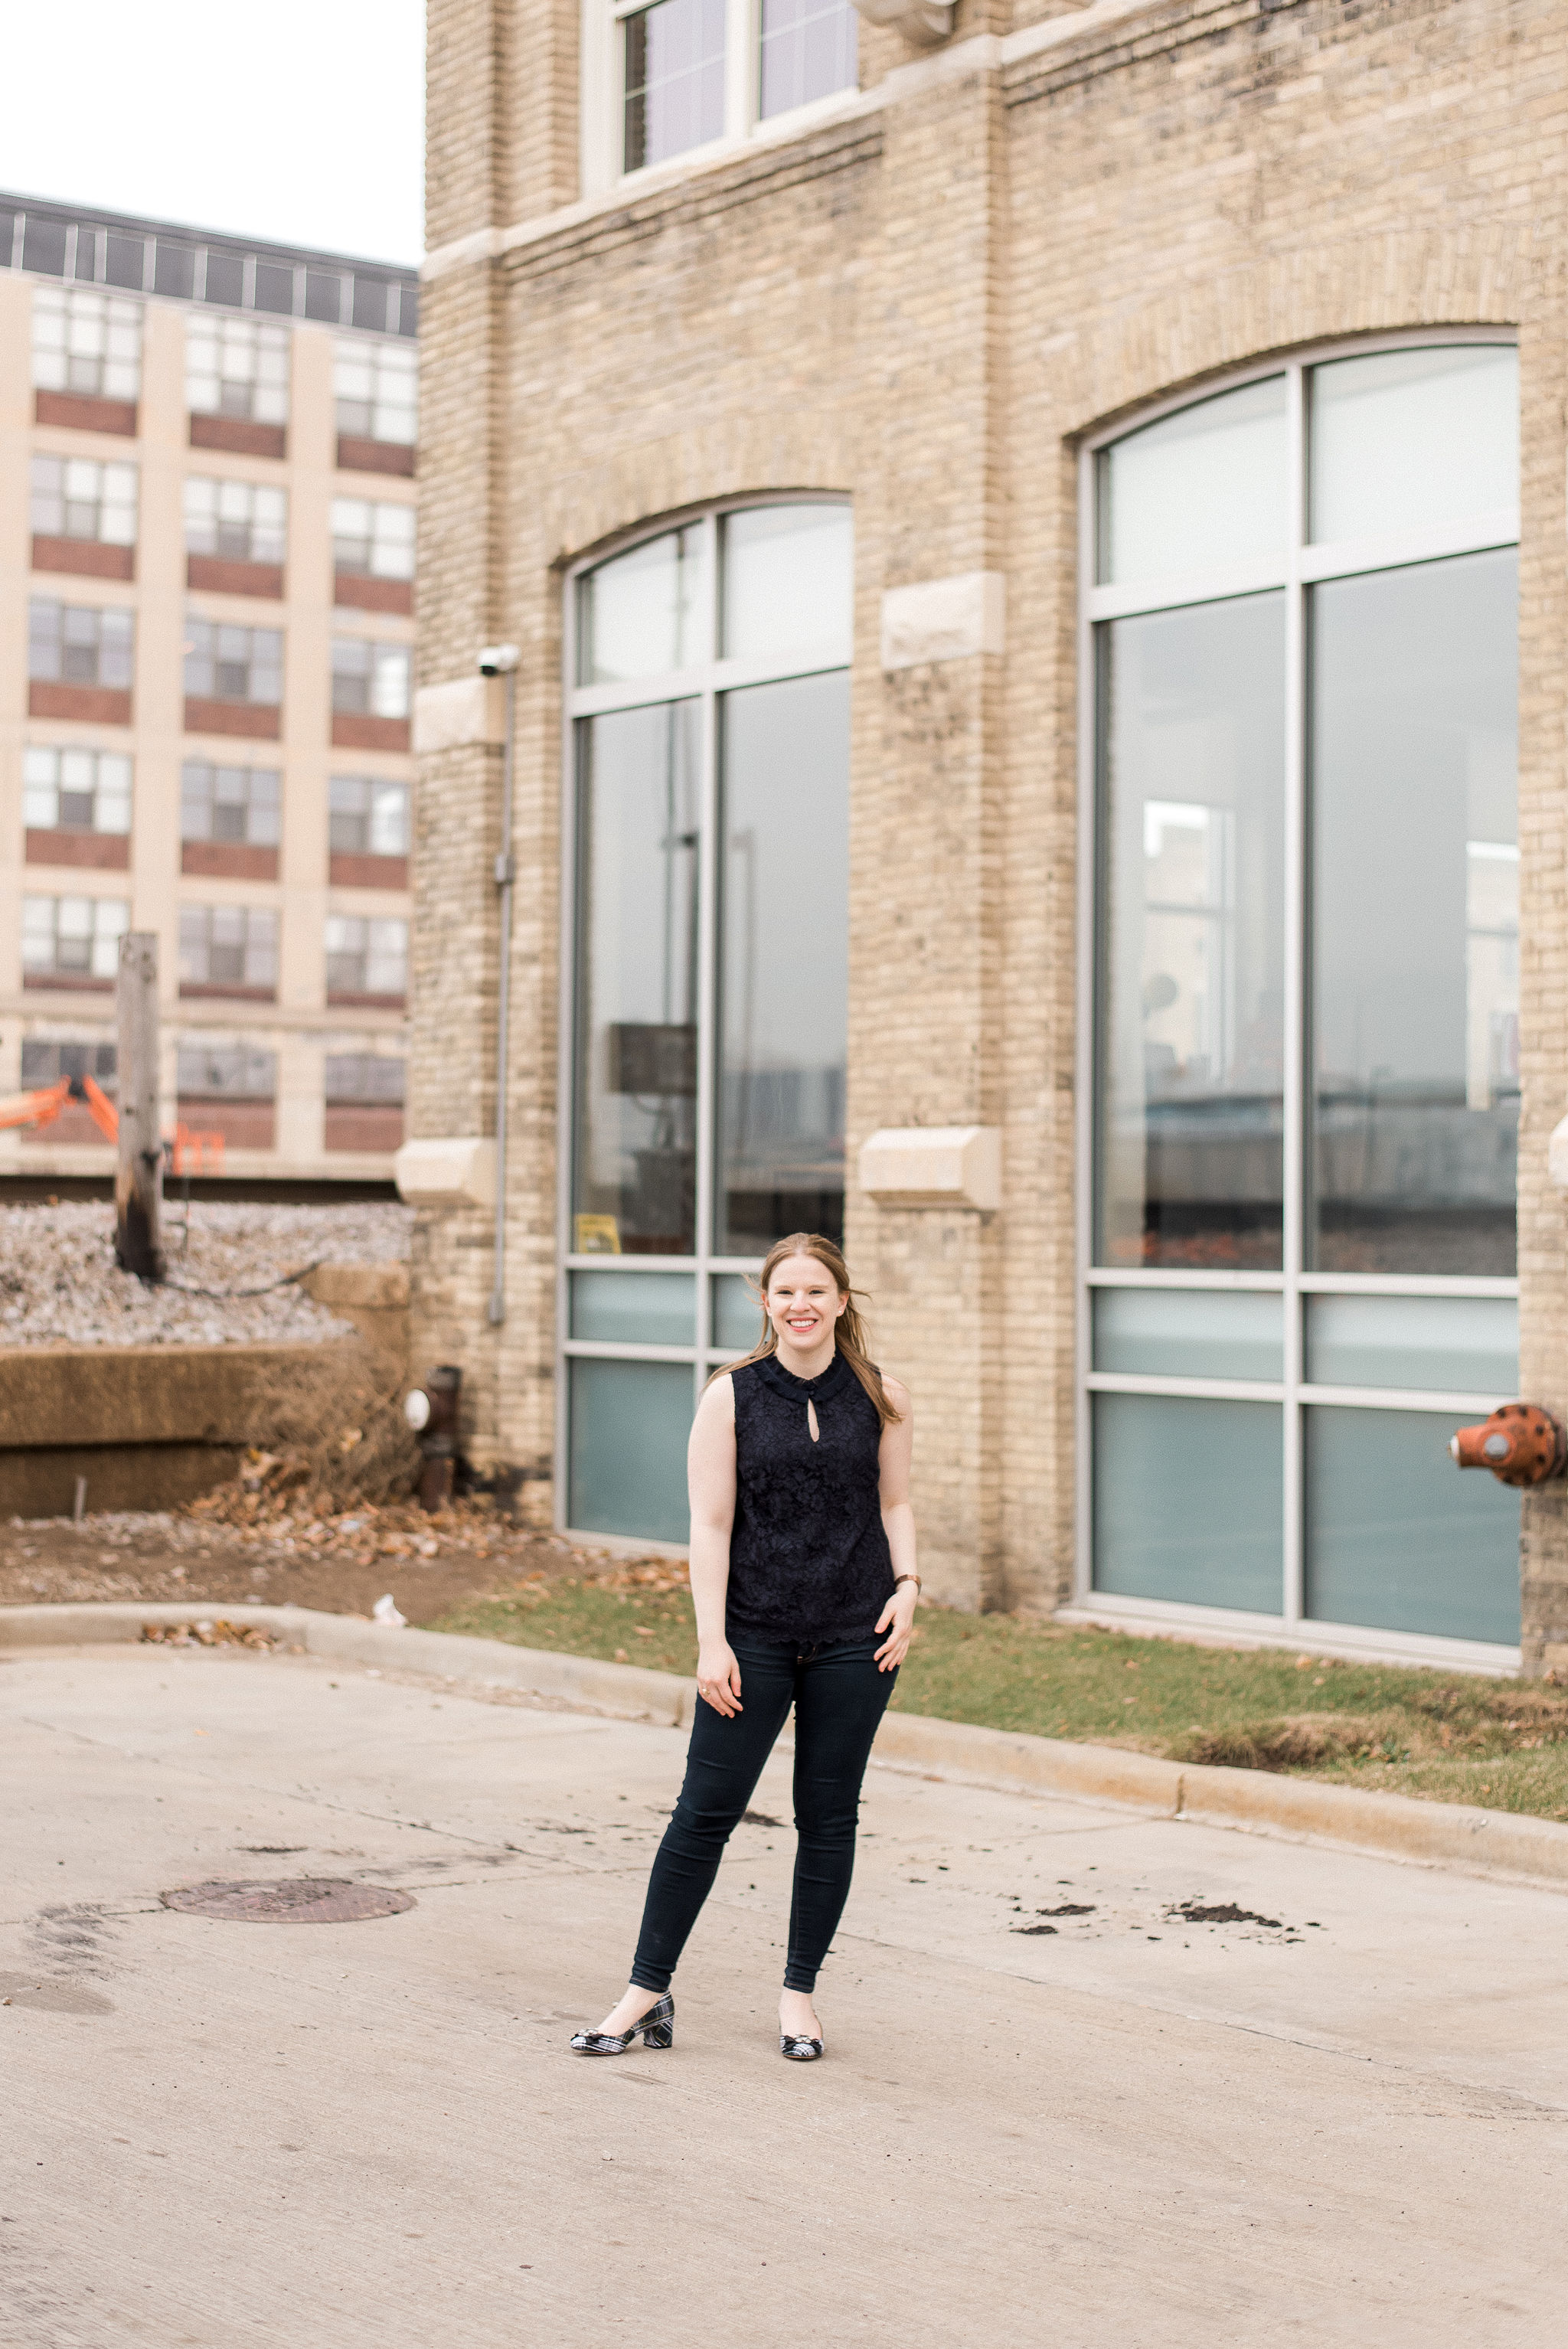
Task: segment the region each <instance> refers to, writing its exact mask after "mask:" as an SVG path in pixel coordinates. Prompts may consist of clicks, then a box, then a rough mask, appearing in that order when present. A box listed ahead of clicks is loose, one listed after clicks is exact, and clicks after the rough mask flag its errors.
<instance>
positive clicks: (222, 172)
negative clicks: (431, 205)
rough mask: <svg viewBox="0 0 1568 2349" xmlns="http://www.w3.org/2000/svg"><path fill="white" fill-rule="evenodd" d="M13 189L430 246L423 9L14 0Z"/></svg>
mask: <svg viewBox="0 0 1568 2349" xmlns="http://www.w3.org/2000/svg"><path fill="white" fill-rule="evenodd" d="M0 28H3V39H0V51H3V54H4V68H3V70H0V188H5V189H6V190H7V191H11V190H15V191H19V192H20V193H21V194H23V195H31V196H48V197H51V198H53V199H55V200H57V201H59V202H66V203H71V202H76V203H84V204H94V205H98V206H101V207H103V208H104V209H105V210H108V211H112V212H145V213H148V214H150V216H151V217H153V218H154V219H157V220H169V221H179V222H189V223H190V224H191V226H192V227H196V228H210V229H225V230H228V231H229V232H231V233H234V234H238V235H241V236H254V237H261V238H263V239H268V240H271V241H272V242H273V243H279V244H305V245H320V246H323V247H325V248H326V249H327V250H328V251H333V252H337V253H345V254H355V255H360V256H363V257H364V258H365V259H366V260H379V261H400V262H412V261H417V260H418V258H419V256H420V254H421V253H422V252H423V250H424V149H425V138H424V129H425V123H424V69H425V10H424V5H423V0H266V5H265V6H256V5H241V0H67V5H64V6H61V7H44V6H41V5H38V0H0Z"/></svg>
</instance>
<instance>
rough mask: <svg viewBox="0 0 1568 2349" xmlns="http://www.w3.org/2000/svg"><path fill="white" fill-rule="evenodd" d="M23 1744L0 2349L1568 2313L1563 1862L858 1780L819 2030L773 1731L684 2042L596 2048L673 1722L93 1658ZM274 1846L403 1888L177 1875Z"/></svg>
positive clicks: (1017, 2339) (264, 1672)
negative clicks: (281, 1902)
mask: <svg viewBox="0 0 1568 2349" xmlns="http://www.w3.org/2000/svg"><path fill="white" fill-rule="evenodd" d="M0 1733H3V1744H0V1773H3V1775H0V1784H3V1785H4V1786H5V1789H6V1794H5V1813H4V1816H5V1879H4V1889H0V1998H5V1997H8V1998H9V1999H10V2003H9V2005H5V2006H0V2069H3V2075H4V2078H5V2083H6V2088H5V2113H6V2121H5V2128H4V2130H3V2131H0V2342H4V2343H5V2344H6V2349H100V2345H101V2344H116V2349H118V2344H149V2349H186V2344H190V2349H239V2344H247V2349H250V2345H251V2344H280V2349H282V2344H286V2349H335V2344H361V2343H364V2344H370V2343H375V2344H377V2349H404V2344H410V2349H411V2345H412V2344H418V2349H449V2344H450V2349H490V2344H503V2343H504V2344H513V2343H523V2342H527V2343H532V2342H534V2341H540V2342H549V2343H551V2344H557V2343H559V2344H569V2349H576V2344H585V2345H586V2344H593V2349H597V2344H601V2343H613V2342H617V2341H622V2340H624V2341H628V2342H634V2343H637V2344H648V2349H666V2344H668V2349H676V2344H678V2345H679V2349H691V2344H707V2343H709V2342H717V2341H720V2340H726V2341H727V2340H735V2341H744V2342H748V2343H751V2344H760V2349H774V2344H779V2349H785V2344H788V2349H797V2344H841V2343H843V2344H876V2349H883V2344H888V2345H889V2349H891V2344H899V2349H950V2344H967V2343H969V2342H971V2341H976V2342H985V2343H986V2344H1003V2349H1010V2344H1050V2349H1090V2344H1094V2349H1099V2344H1102V2343H1104V2342H1106V2341H1107V2340H1110V2341H1115V2342H1118V2343H1126V2344H1132V2349H1199V2344H1203V2349H1209V2345H1210V2344H1232V2343H1234V2344H1249V2349H1251V2344H1269V2343H1274V2342H1296V2341H1300V2342H1304V2343H1305V2342H1311V2343H1313V2344H1334V2349H1338V2344H1377V2349H1405V2345H1406V2344H1411V2349H1414V2344H1422V2349H1429V2344H1434V2343H1439V2344H1442V2343H1448V2342H1449V2341H1452V2342H1454V2343H1460V2342H1462V2343H1465V2344H1517V2343H1519V2342H1521V2341H1523V2340H1533V2339H1535V2338H1540V2339H1542V2340H1550V2339H1553V2338H1554V2337H1556V2327H1557V2325H1558V2324H1559V2323H1561V2310H1562V2306H1563V2290H1564V2286H1565V2285H1568V2253H1565V2252H1564V2251H1563V2247H1562V2242H1561V2213H1562V2209H1563V2201H1564V2190H1565V2189H1568V2137H1565V2133H1564V2123H1565V2120H1568V2028H1565V2001H1564V1988H1565V1977H1568V1933H1565V1930H1564V1929H1565V1927H1568V1902H1565V1900H1564V1897H1563V1895H1562V1894H1559V1893H1555V1892H1552V1891H1547V1890H1542V1889H1535V1888H1532V1887H1529V1886H1524V1885H1511V1884H1506V1883H1497V1882H1491V1881H1483V1880H1479V1879H1477V1878H1470V1877H1465V1876H1459V1875H1451V1876H1450V1875H1444V1874H1441V1873H1439V1872H1436V1871H1432V1870H1428V1869H1422V1868H1411V1867H1406V1866H1401V1865H1399V1864H1398V1863H1397V1862H1395V1861H1392V1860H1387V1859H1381V1858H1375V1857H1365V1856H1361V1855H1357V1854H1347V1853H1344V1852H1338V1851H1329V1850H1326V1849H1323V1848H1316V1847H1309V1846H1305V1845H1299V1844H1287V1843H1282V1842H1274V1841H1271V1840H1268V1839H1265V1838H1264V1837H1256V1836H1251V1835H1243V1834H1238V1833H1234V1832H1228V1831H1226V1830H1224V1829H1222V1828H1218V1827H1213V1826H1203V1825H1198V1824H1194V1823H1192V1822H1190V1821H1185V1820H1177V1819H1164V1818H1150V1817H1140V1816H1133V1815H1131V1814H1129V1813H1123V1812H1117V1811H1115V1810H1113V1809H1110V1808H1109V1807H1106V1806H1094V1805H1091V1804H1088V1803H1083V1802H1073V1801H1068V1800H1066V1799H1063V1798H1059V1797H1055V1798H1053V1797H1044V1796H1031V1795H1023V1794H1008V1793H1002V1792H997V1791H994V1790H988V1789H985V1788H980V1787H975V1786H965V1785H955V1784H952V1783H935V1782H932V1781H927V1780H925V1779H923V1778H921V1777H920V1776H918V1775H907V1774H903V1773H900V1772H897V1771H894V1770H892V1769H887V1768H873V1770H872V1775H871V1778H870V1780H869V1782H868V1789H867V1799H866V1804H865V1810H864V1827H865V1832H864V1839H863V1843H862V1850H861V1866H860V1872H859V1876H858V1878H857V1884H856V1889H855V1892H854V1895H853V1896H852V1899H851V1908H850V1911H849V1914H848V1916H847V1918H846V1921H845V1926H844V1928H843V1930H841V1935H840V1938H839V1942H838V1946H837V1949H836V1951H835V1954H834V1956H833V1958H832V1959H831V1960H830V1964H829V1967H828V1969H827V1971H826V1972H825V1974H824V1976H823V1982H822V1988H821V1995H820V2003H821V2011H822V2013H823V2017H824V2022H825V2025H826V2029H827V2033H828V2041H829V2051H830V2052H829V2060H828V2061H826V2062H825V2063H823V2064H820V2065H816V2066H811V2067H806V2068H796V2067H793V2066H789V2065H786V2064H783V2063H781V2062H780V2061H779V2057H778V2054H777V2053H776V2052H775V2049H776V2041H775V2037H774V2029H775V2026H774V2020H773V2009H774V2001H775V1996H776V1986H777V1982H778V1976H779V1970H780V1965H781V1951H780V1944H781V1940H782V1932H783V1924H784V1920H785V1916H786V1912H787V1908H788V1879H789V1863H790V1857H791V1845H792V1837H791V1836H790V1834H789V1830H788V1828H787V1826H778V1827H776V1826H771V1825H769V1824H768V1823H767V1822H768V1821H770V1820H779V1821H787V1819H788V1816H789V1775H788V1762H787V1759H785V1758H783V1757H779V1758H776V1759H775V1761H774V1763H773V1764H771V1765H770V1769H769V1774H768V1775H767V1776H766V1777H765V1779H764V1781H763V1784H762V1785H761V1787H760V1788H759V1790H758V1795H757V1797H756V1801H755V1806H754V1807H755V1810H756V1811H757V1813H758V1814H759V1815H760V1816H759V1819H758V1823H756V1824H751V1825H748V1826H745V1827H743V1828H742V1829H741V1830H740V1831H739V1833H738V1836H737V1838H736V1842H735V1846H734V1847H733V1849H732V1851H731V1854H730V1857H729V1858H728V1860H727V1865H726V1868H725V1870H724V1873H723V1875H722V1876H721V1878H720V1883H719V1888H718V1890H717V1893H716V1895H715V1898H714V1899H713V1901H712V1902H711V1903H710V1904H709V1908H708V1909H707V1913H706V1914H705V1917H704V1919H703V1920H702V1923H701V1924H700V1926H699V1928H698V1931H697V1935H696V1939H695V1940H694V1942H693V1945H692V1949H691V1951H689V1953H688V1956H687V1959H686V1964H685V1966H684V1967H683V1969H682V1973H681V1976H680V1979H679V1982H678V1983H677V1992H676V1997H677V2015H676V2046H675V2049H674V2051H673V2053H672V2054H667V2055H666V2054H654V2055H648V2054H641V2053H639V2054H636V2055H635V2056H631V2057H625V2058H622V2059H620V2060H618V2061H616V2062H614V2063H604V2064H585V2063H583V2062H581V2061H580V2060H578V2059H577V2058H574V2057H573V2056H571V2055H569V2054H567V2053H566V2050H565V2041H566V2038H567V2036H568V2034H569V2033H570V2032H571V2030H572V2029H573V2028H574V2027H575V2026H576V2025H577V2024H578V2023H583V2022H584V2021H587V2022H593V2021H596V2020H597V2019H598V2015H599V2013H601V2012H602V2011H603V2008H604V2006H606V2005H607V2004H608V2003H609V2002H610V2000H611V1998H612V1997H613V1996H614V1993H615V1992H616V1990H617V1988H618V1986H619V1983H620V1982H621V1981H623V1980H624V1970H625V1963H626V1959H627V1956H628V1953H629V1949H630V1944H631V1941H632V1939H633V1937H634V1930H635V1922H636V1915H637V1910H638V1907H639V1905H640V1900H641V1893H642V1882H643V1878H644V1875H645V1869H646V1866H647V1862H648V1859H649V1857H650V1856H651V1853H652V1850H653V1847H654V1845H655V1842H656V1839H657V1837H658V1835H659V1833H660V1831H661V1828H662V1825H663V1821H664V1818H665V1815H666V1813H667V1810H668V1806H669V1804H670V1801H671V1800H672V1798H673V1795H674V1793H675V1790H676V1785H677V1784H678V1779H679V1774H680V1764H681V1759H682V1753H683V1748H684V1736H683V1734H682V1733H680V1732H678V1731H676V1730H674V1729H671V1728H669V1727H665V1726H658V1725H654V1724H651V1723H630V1722H623V1721H611V1720H607V1719H603V1718H595V1717H592V1716H588V1715H583V1714H579V1713H570V1712H567V1711H564V1710H547V1709H543V1708H542V1707H540V1706H536V1705H531V1704H528V1703H525V1702H517V1701H515V1700H514V1701H505V1700H503V1699H501V1698H500V1697H499V1696H498V1698H497V1699H496V1700H495V1701H492V1702H484V1701H482V1700H481V1699H480V1698H478V1697H476V1696H474V1695H472V1694H469V1693H459V1692H456V1691H454V1690H450V1689H443V1688H441V1687H439V1686H438V1685H434V1684H429V1683H425V1684H418V1683H412V1682H409V1683H405V1682H395V1681H393V1680H392V1679H391V1678H390V1677H387V1676H386V1675H377V1674H376V1673H374V1672H372V1671H366V1669H365V1668H363V1667H361V1666H350V1665H342V1664H337V1665H335V1664H334V1663H332V1662H330V1661H325V1660H322V1659H318V1658H315V1657H291V1656H286V1655H279V1654H273V1655H271V1656H263V1655H256V1654H252V1653H247V1652H243V1651H222V1650H220V1651H205V1650H195V1651H169V1650H164V1649H158V1648H129V1649H128V1648H125V1647H120V1648H118V1649H115V1650H113V1651H109V1650H92V1649H77V1650H74V1651H48V1650H40V1649H35V1650H31V1651H12V1652H11V1653H9V1654H7V1655H6V1656H5V1657H4V1659H0ZM299 1874H311V1875H323V1874H327V1875H331V1874H337V1875H345V1876H350V1877H354V1878H363V1879H366V1880H370V1881H381V1882H390V1883H394V1884H396V1885H397V1886H399V1887H401V1888H403V1889H407V1890H409V1891H412V1892H413V1893H414V1894H415V1895H416V1896H417V1901H418V1905H417V1906H416V1907H415V1908H414V1909H410V1910H408V1911H407V1913H405V1914H403V1915H399V1916H394V1917H389V1918H386V1919H381V1920H376V1921H373V1922H361V1923H356V1924H348V1925H271V1924H269V1925H259V1924H237V1923H230V1922H218V1921H212V1920H205V1919H202V1918H199V1917H193V1916H190V1915H186V1914H182V1913H178V1912H175V1911H171V1910H170V1909H164V1908H163V1907H161V1906H160V1903H159V1901H158V1897H157V1896H158V1894H159V1892H160V1891H161V1890H164V1889H170V1888H172V1887H175V1886H178V1885H183V1884H191V1883H193V1882H196V1881H199V1880H201V1878H208V1877H222V1878H242V1877H246V1878H253V1877H271V1876H274V1875H276V1876H291V1875H299ZM1192 1909H1199V1910H1202V1909H1209V1910H1213V1909H1220V1910H1225V1909H1240V1910H1242V1911H1244V1912H1248V1914H1247V1915H1245V1916H1243V1917H1241V1918H1235V1917H1231V1918H1225V1917H1223V1916H1222V1917H1221V1918H1220V1919H1218V1920H1212V1919H1211V1920H1204V1919H1202V1918H1194V1917H1192V1916H1191V1914H1189V1913H1185V1912H1189V1911H1191V1910H1192ZM1042 1927H1049V1928H1050V1929H1051V1930H1035V1929H1038V1928H1042Z"/></svg>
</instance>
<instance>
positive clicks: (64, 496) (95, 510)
mask: <svg viewBox="0 0 1568 2349" xmlns="http://www.w3.org/2000/svg"><path fill="white" fill-rule="evenodd" d="M29 519H30V522H31V525H32V531H33V535H34V536H35V537H36V538H79V539H87V540H89V541H91V542H93V543H96V544H98V545H99V546H134V545H135V544H136V467H135V466H134V465H121V464H114V463H108V464H105V463H103V462H101V461H100V460H98V458H97V457H55V456H48V455H39V456H35V457H34V459H33V470H32V483H31V501H30V514H29Z"/></svg>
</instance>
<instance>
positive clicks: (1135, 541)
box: [1097, 375, 1287, 586]
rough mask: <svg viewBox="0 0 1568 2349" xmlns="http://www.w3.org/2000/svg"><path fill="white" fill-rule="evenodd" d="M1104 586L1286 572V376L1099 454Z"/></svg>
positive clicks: (1202, 406)
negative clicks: (1250, 569)
mask: <svg viewBox="0 0 1568 2349" xmlns="http://www.w3.org/2000/svg"><path fill="white" fill-rule="evenodd" d="M1097 471H1098V474H1099V564H1098V566H1097V567H1098V575H1099V579H1100V580H1101V582H1102V583H1104V582H1109V583H1113V584H1114V585H1118V586H1122V585H1127V584H1128V583H1129V582H1130V581H1132V580H1142V579H1168V578H1170V577H1171V574H1173V573H1176V572H1203V571H1218V570H1221V569H1222V568H1224V567H1225V566H1226V565H1228V564H1249V565H1251V564H1259V563H1277V564H1278V565H1279V568H1280V571H1281V573H1282V574H1283V572H1284V559H1285V554H1284V550H1285V506H1286V480H1287V467H1286V463H1285V407H1284V376H1283V375H1274V376H1270V377H1269V378H1267V379H1266V381H1264V382H1263V383H1249V384H1244V385H1243V388H1242V389H1241V390H1240V391H1226V392H1222V393H1221V395H1220V397H1219V398H1217V399H1202V400H1200V401H1198V403H1197V404H1196V406H1194V407H1192V408H1183V409H1180V410H1179V411H1178V413H1177V414H1176V415H1174V416H1162V417H1161V419H1160V421H1159V423H1158V424H1146V425H1145V426H1144V427H1143V429H1142V430H1141V431H1140V432H1130V433H1129V434H1128V436H1127V438H1126V440H1117V441H1113V442H1112V444H1111V446H1110V447H1109V449H1104V450H1101V451H1100V456H1099V466H1098V468H1097Z"/></svg>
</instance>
